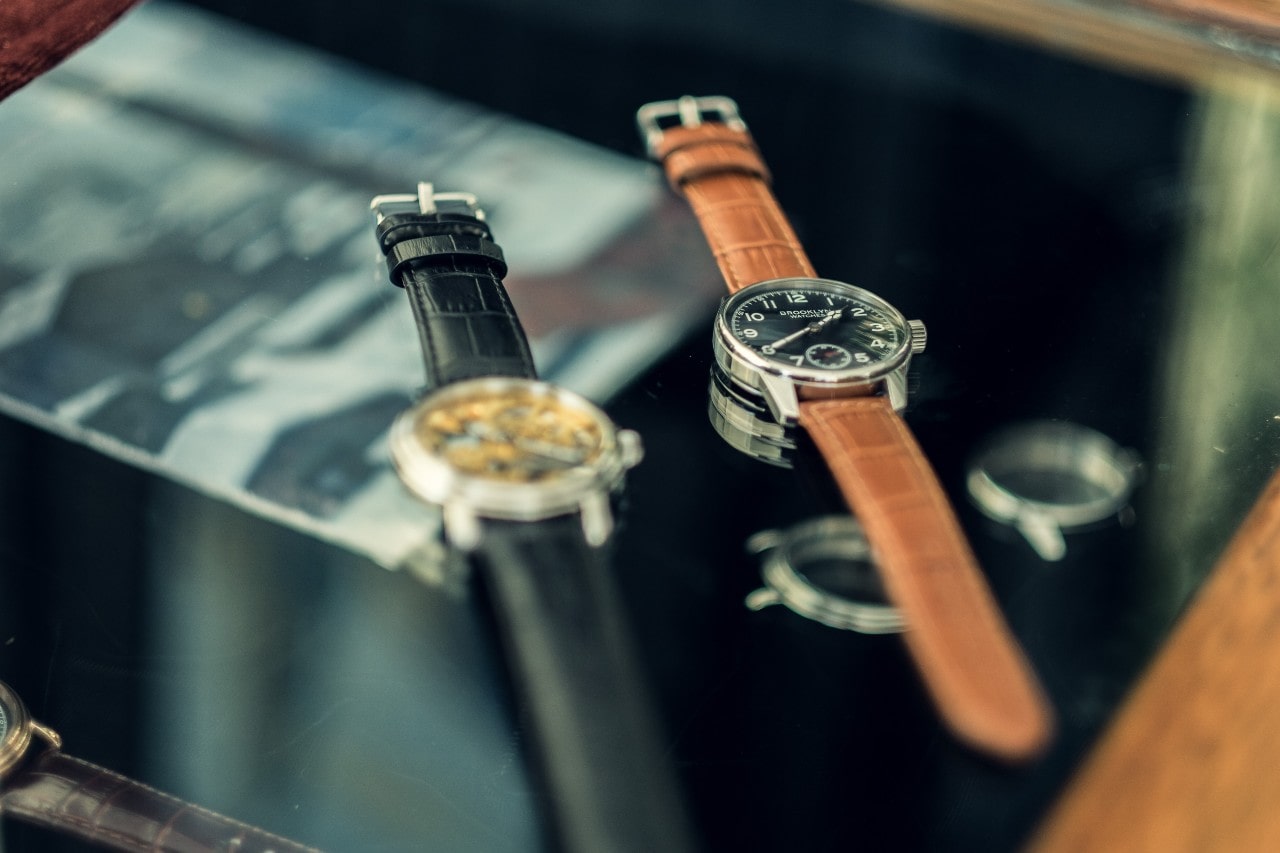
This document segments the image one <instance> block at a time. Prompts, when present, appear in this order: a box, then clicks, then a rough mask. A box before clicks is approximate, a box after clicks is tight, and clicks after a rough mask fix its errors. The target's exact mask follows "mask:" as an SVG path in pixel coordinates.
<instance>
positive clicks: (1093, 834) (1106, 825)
mask: <svg viewBox="0 0 1280 853" xmlns="http://www.w3.org/2000/svg"><path fill="white" fill-rule="evenodd" d="M1278 708H1280V474H1277V475H1276V476H1274V477H1273V478H1272V480H1271V482H1270V484H1269V485H1268V487H1267V488H1266V490H1265V491H1264V492H1263V494H1262V496H1261V497H1260V498H1259V500H1258V503H1257V504H1256V505H1255V506H1254V508H1253V510H1252V512H1251V513H1250V515H1249V517H1248V518H1247V519H1246V520H1245V523H1244V524H1243V525H1242V526H1241V527H1240V529H1239V531H1237V533H1236V535H1235V537H1234V538H1233V539H1232V540H1231V544H1230V545H1229V546H1228V547H1227V550H1226V552H1225V553H1224V554H1223V556H1222V557H1221V559H1220V560H1219V561H1218V564H1217V566H1216V567H1215V569H1214V571H1213V574H1212V575H1211V576H1210V577H1209V579H1208V580H1207V581H1206V582H1205V584H1204V586H1203V587H1202V589H1201V590H1200V592H1199V594H1198V595H1197V596H1196V598H1195V599H1193V601H1192V603H1191V606H1190V608H1189V609H1188V610H1187V612H1186V613H1185V614H1184V616H1183V617H1182V619H1181V621H1180V623H1179V624H1178V626H1177V627H1176V628H1175V630H1174V633H1173V636H1172V637H1171V639H1170V640H1169V642H1168V643H1167V644H1166V645H1165V647H1164V649H1163V651H1162V652H1161V653H1160V655H1159V657H1158V658H1157V659H1156V661H1155V663H1154V664H1153V666H1152V667H1151V669H1150V670H1149V671H1148V672H1147V674H1146V675H1145V676H1144V677H1143V678H1142V679H1141V681H1140V682H1139V684H1138V687H1137V688H1136V689H1135V691H1134V693H1133V694H1132V696H1130V698H1129V699H1128V701H1127V702H1126V703H1125V704H1124V706H1123V707H1122V708H1121V710H1120V712H1119V713H1118V714H1117V715H1116V718H1115V719H1114V721H1113V722H1112V724H1111V726H1110V728H1109V729H1108V730H1107V732H1106V733H1104V735H1103V737H1102V739H1101V741H1100V742H1099V744H1098V746H1097V748H1096V749H1095V750H1094V751H1093V752H1092V754H1091V755H1090V757H1089V758H1088V759H1086V761H1085V763H1084V765H1083V767H1082V768H1081V771H1080V772H1079V773H1078V774H1077V775H1076V777H1075V778H1074V779H1073V780H1072V782H1071V784H1070V785H1069V786H1068V788H1067V791H1066V793H1065V794H1064V795H1063V797H1062V799H1061V800H1060V801H1059V803H1058V805H1057V807H1056V808H1055V809H1054V810H1052V811H1051V812H1050V814H1049V817H1048V818H1047V820H1046V821H1045V822H1044V824H1043V825H1042V828H1041V830H1040V832H1039V834H1038V836H1037V837H1036V839H1035V840H1034V842H1033V843H1032V845H1031V849H1032V850H1034V851H1036V853H1065V852H1066V851H1085V850H1124V851H1127V852H1128V853H1132V851H1147V850H1150V851H1161V853H1178V851H1215V850H1222V851H1238V850H1239V851H1245V850H1250V851H1252V850H1280V785H1277V784H1276V783H1275V771H1276V768H1277V767H1280V714H1278V713H1277V709H1278Z"/></svg>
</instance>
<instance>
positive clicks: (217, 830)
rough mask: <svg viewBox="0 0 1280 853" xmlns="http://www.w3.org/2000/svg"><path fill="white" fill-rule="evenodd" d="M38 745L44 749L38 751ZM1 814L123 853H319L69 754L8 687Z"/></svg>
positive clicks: (2, 702)
mask: <svg viewBox="0 0 1280 853" xmlns="http://www.w3.org/2000/svg"><path fill="white" fill-rule="evenodd" d="M37 741H43V744H44V745H43V747H41V748H40V749H39V750H38V751H35V750H33V746H34V745H35V744H36V743H37ZM33 752H34V754H33ZM0 815H3V816H4V818H5V819H7V820H21V821H24V822H26V823H31V824H34V825H37V826H42V827H44V828H46V829H50V830H53V831H55V832H59V833H62V834H65V835H70V836H74V837H76V838H79V839H82V840H84V841H88V842H91V843H93V844H95V845H99V846H102V847H106V848H111V849H117V850H126V851H136V850H151V851H158V853H164V851H173V852H174V853H195V851H210V853H213V851H225V850H236V851H240V853H317V851H316V850H315V848H313V847H307V846H304V845H302V844H298V843H297V842H294V841H291V840H289V839H287V838H284V837H282V836H279V835H275V834H274V833H270V832H267V831H265V830H262V829H258V828H257V827H253V826H250V825H248V824H246V823H243V822H241V821H238V820H234V819H232V818H229V817H225V816H223V815H220V814H218V813H216V812H213V811H210V810H209V809H206V808H202V807H196V806H193V805H192V804H190V803H186V802H184V801H182V800H180V799H178V798H177V797H174V796H171V795H169V794H166V793H163V792H161V791H158V790H156V789H155V788H152V787H151V786H149V785H144V784H142V783H141V782H137V781H134V780H133V779H129V778H127V777H125V776H122V775H121V774H119V773H116V772H115V771H113V770H108V769H106V768H105V767H99V766H97V765H95V764H91V763H89V762H87V761H83V760H81V759H78V758H74V757H72V756H68V755H66V754H65V753H63V752H62V738H61V737H60V736H59V735H58V733H57V732H55V731H54V730H53V729H51V728H49V727H48V726H45V725H44V724H42V723H40V722H38V721H37V720H35V719H33V718H32V717H31V714H30V713H29V712H28V711H27V708H26V706H25V705H24V704H23V702H22V699H21V698H20V697H19V696H18V694H17V693H15V692H14V691H13V689H12V688H10V687H9V686H8V685H7V684H5V683H4V682H0Z"/></svg>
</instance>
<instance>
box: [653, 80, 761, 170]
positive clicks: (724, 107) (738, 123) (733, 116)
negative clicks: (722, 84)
mask: <svg viewBox="0 0 1280 853" xmlns="http://www.w3.org/2000/svg"><path fill="white" fill-rule="evenodd" d="M709 118H712V119H715V120H716V121H718V122H719V123H720V124H723V125H725V126H726V127H731V128H733V129H734V130H746V129H747V124H746V122H744V121H743V120H742V117H741V116H739V115H738V105H737V103H735V102H734V100H733V99H732V98H727V97H725V96H724V95H708V96H704V97H701V98H696V97H694V96H693V95H684V96H683V97H681V98H678V99H676V100H674V101H654V102H653V103H651V104H645V105H644V106H643V107H641V108H640V109H638V110H636V125H637V126H638V127H639V128H640V135H641V136H642V137H644V143H645V148H646V150H647V151H648V152H649V156H650V157H652V156H654V153H655V151H656V149H657V147H658V143H660V142H661V141H662V134H663V133H664V132H665V131H666V129H667V128H668V127H672V126H674V125H681V126H683V127H697V126H698V125H700V124H702V123H703V122H704V121H706V120H707V119H709ZM671 119H675V121H671Z"/></svg>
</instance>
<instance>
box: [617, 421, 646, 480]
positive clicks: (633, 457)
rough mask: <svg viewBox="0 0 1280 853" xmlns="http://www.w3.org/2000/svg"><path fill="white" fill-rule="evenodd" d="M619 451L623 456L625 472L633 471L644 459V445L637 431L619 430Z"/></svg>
mask: <svg viewBox="0 0 1280 853" xmlns="http://www.w3.org/2000/svg"><path fill="white" fill-rule="evenodd" d="M618 449H619V451H620V453H621V456H622V467H623V469H624V470H628V471H629V470H631V469H632V468H634V467H636V465H638V464H639V463H640V460H641V459H643V458H644V444H643V443H642V442H641V441H640V434H639V433H637V432H636V431H635V430H632V429H620V430H618Z"/></svg>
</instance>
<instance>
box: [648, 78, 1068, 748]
mask: <svg viewBox="0 0 1280 853" xmlns="http://www.w3.org/2000/svg"><path fill="white" fill-rule="evenodd" d="M636 118H637V123H638V124H639V126H640V131H641V135H642V136H643V138H644V140H645V143H646V145H647V147H648V150H649V153H650V155H651V156H652V157H653V158H654V159H655V160H657V161H658V162H659V163H661V164H662V167H663V169H664V171H665V172H666V175H667V179H668V181H669V183H670V184H671V186H672V188H673V189H674V190H675V191H676V192H677V193H679V194H680V195H682V196H683V197H684V198H685V199H686V200H687V201H688V202H689V205H690V207H691V208H692V209H693V212H694V214H695V215H696V216H697V218H698V221H699V224H700V225H701V227H702V230H703V233H704V235H705V236H706V238H707V242H708V244H709V245H710V247H711V251H712V255H713V256H714V258H715V260H716V263H717V264H718V266H719V267H720V271H721V273H722V274H723V275H724V279H725V283H726V285H727V286H728V288H729V291H730V294H731V295H730V297H729V298H728V299H726V300H725V302H724V303H722V305H721V309H720V311H719V313H718V315H717V318H716V329H715V333H714V335H713V337H712V340H713V345H714V350H715V358H716V364H717V366H718V367H719V369H720V370H721V371H723V373H725V374H727V375H728V376H729V377H730V379H729V381H731V382H732V383H734V384H736V385H737V386H738V387H739V388H741V389H742V390H743V391H744V393H747V394H755V395H758V396H759V397H760V398H762V399H763V400H764V402H765V403H766V405H767V408H768V410H769V412H770V413H771V414H772V415H773V417H774V418H775V419H776V420H777V421H778V422H779V423H780V424H798V425H799V426H800V427H801V428H802V429H804V430H805V431H806V432H807V433H808V434H809V436H810V438H812V439H813V442H814V444H815V446H816V447H817V448H818V450H819V451H820V452H821V453H822V456H823V458H824V459H825V460H826V462H827V465H828V467H829V468H830V470H831V473H832V476H833V477H834V479H835V481H836V484H837V485H838V486H839V488H840V491H841V493H842V494H843V495H844V497H845V500H846V501H847V503H848V505H849V508H850V509H851V510H852V511H853V513H854V514H855V515H856V516H857V517H858V520H859V521H860V522H861V524H862V526H863V528H864V529H865V531H866V534H867V537H868V539H869V541H870V542H871V544H872V547H873V548H874V549H875V551H876V554H877V557H878V559H877V565H878V567H879V569H880V572H881V575H882V579H883V582H884V586H885V590H886V592H887V594H888V596H889V598H890V599H891V600H892V602H893V603H894V605H895V606H897V607H898V608H899V609H900V610H901V611H902V613H903V615H904V617H905V618H906V620H907V622H908V623H909V624H910V625H911V626H912V627H911V630H910V631H908V632H907V633H906V634H905V635H904V637H905V641H906V643H907V646H908V649H909V650H910V651H911V654H912V657H913V659H914V660H915V662H916V665H917V667H918V669H919V670H920V673H921V676H922V677H923V679H924V682H925V684H926V686H927V688H928V689H929V692H930V693H931V695H932V696H933V699H934V702H935V704H936V706H937V707H938V709H939V711H940V713H941V716H942V717H943V719H944V720H945V721H946V722H947V723H948V724H949V725H950V727H951V728H952V730H953V731H954V732H955V733H956V734H957V736H958V737H960V738H961V739H963V740H965V741H966V742H968V743H970V744H971V745H973V746H975V747H977V748H979V749H982V750H984V751H986V752H988V753H990V754H993V755H996V756H999V757H1002V758H1006V759H1010V760H1024V759H1026V758H1028V757H1031V756H1034V755H1036V754H1038V753H1039V752H1040V751H1041V750H1042V749H1043V747H1044V746H1045V744H1046V743H1047V742H1048V740H1049V738H1050V735H1051V731H1052V727H1053V725H1052V715H1051V712H1050V711H1049V708H1048V704H1047V702H1046V701H1045V698H1044V696H1043V693H1042V691H1041V689H1040V687H1039V684H1038V683H1037V681H1036V679H1035V676H1034V674H1033V673H1032V672H1031V668H1030V666H1029V665H1028V663H1027V661H1026V660H1025V658H1024V657H1023V654H1022V651H1021V649H1020V648H1019V647H1018V645H1017V642H1016V640H1015V639H1014V637H1013V635H1012V633H1011V632H1010V631H1009V629H1008V627H1007V626H1006V624H1005V622H1004V619H1003V617H1002V615H1001V614H1000V612H999V609H998V607H997V605H996V602H995V599H994V597H993V595H992V594H991V591H990V589H989V588H988V587H987V585H986V581H985V579H984V577H983V576H982V573H981V570H980V569H979V568H978V566H977V564H976V561H975V560H974V557H973V555H972V552H971V551H970V549H969V546H968V543H967V541H966V540H965V537H964V534H963V531H962V530H961V528H960V525H959V522H958V520H957V519H956V517H955V513H954V512H953V510H952V509H951V506H950V504H949V502H948V500H947V497H946V494H945V493H944V492H943V490H942V487H941V485H940V484H939V483H938V480H937V477H936V476H935V475H934V473H933V470H932V468H931V467H930V466H929V463H928V461H927V460H926V459H925V458H924V454H923V453H922V452H921V450H920V448H919V446H918V445H917V444H916V442H915V439H914V437H913V436H912V435H911V432H910V430H908V429H907V427H906V424H905V422H904V421H903V420H902V419H901V417H899V416H898V412H899V411H900V410H901V409H902V407H903V406H904V405H905V404H906V371H907V367H908V364H909V362H910V359H911V356H912V355H914V354H915V353H918V352H920V351H921V350H923V348H924V343H925V341H924V327H923V325H922V324H920V323H919V322H911V321H907V320H906V319H905V318H904V317H903V316H902V315H901V314H900V313H899V312H898V311H897V310H896V309H894V308H893V307H892V306H891V305H889V304H888V303H887V302H885V301H884V300H882V299H880V298H879V297H876V296H875V295H873V294H871V293H869V292H868V291H865V290H863V289H861V288H857V287H854V286H852V285H848V284H844V283H841V282H836V281H829V280H825V279H818V278H817V277H816V273H815V272H814V269H813V266H812V264H811V263H810V261H809V258H808V256H807V254H806V253H805V251H804V248H803V247H802V246H801V245H800V241H799V239H798V238H797V237H796V234H795V232H794V230H793V229H792V227H791V224H790V223H789V222H788V220H787V218H786V216H785V215H784V214H783V212H782V210H781V208H780V207H779V205H778V203H777V200H776V199H775V198H774V196H773V193H772V191H771V190H770V188H769V181H770V176H769V172H768V170H767V168H766V167H765V165H764V161H763V159H762V158H761V157H760V154H759V151H758V150H757V149H756V145H755V142H754V140H753V139H752V138H751V135H750V133H749V132H748V131H747V128H746V125H745V123H744V122H743V121H742V119H741V118H740V117H739V115H738V110H737V105H736V104H735V103H734V102H733V101H732V100H730V99H729V98H724V97H710V98H693V97H688V96H686V97H683V98H680V99H679V100H675V101H662V102H657V103H652V104H646V105H645V106H643V107H641V108H640V110H639V112H638V113H637V116H636Z"/></svg>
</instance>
